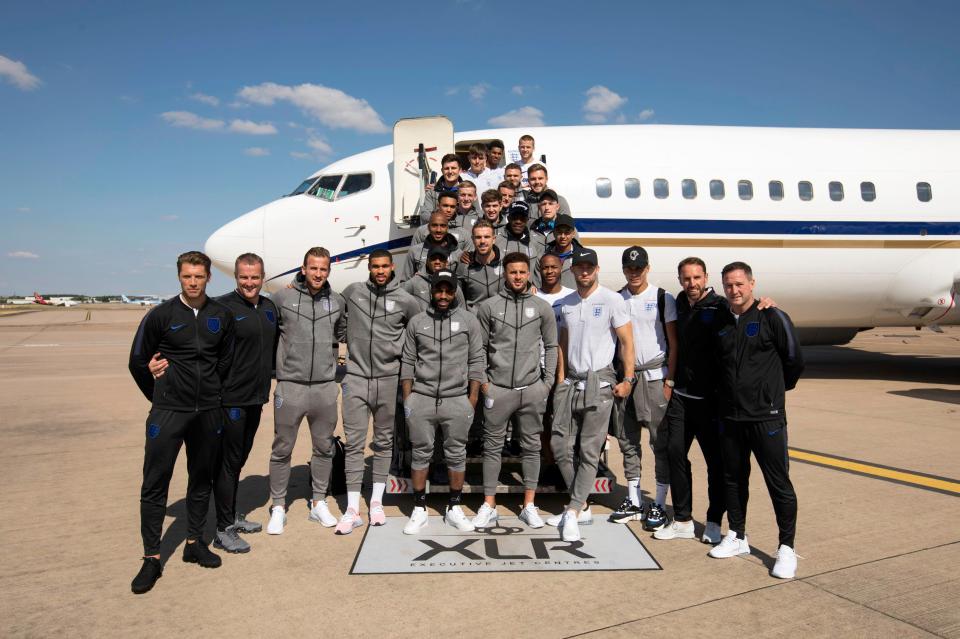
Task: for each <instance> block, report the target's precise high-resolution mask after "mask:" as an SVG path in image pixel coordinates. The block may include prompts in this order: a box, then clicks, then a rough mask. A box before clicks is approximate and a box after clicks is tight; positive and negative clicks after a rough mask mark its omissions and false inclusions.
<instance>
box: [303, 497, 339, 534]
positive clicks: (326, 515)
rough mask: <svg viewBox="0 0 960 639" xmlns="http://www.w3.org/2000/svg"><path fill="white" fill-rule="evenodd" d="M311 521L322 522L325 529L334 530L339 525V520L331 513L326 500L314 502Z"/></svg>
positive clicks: (311, 509)
mask: <svg viewBox="0 0 960 639" xmlns="http://www.w3.org/2000/svg"><path fill="white" fill-rule="evenodd" d="M309 519H310V521H317V522H320V525H321V526H323V527H324V528H333V527H334V526H336V525H337V518H336V517H334V516H333V513H331V512H330V507H329V506H327V500H326V499H319V500H317V501H315V502H313V505H312V506H311V508H310V517H309Z"/></svg>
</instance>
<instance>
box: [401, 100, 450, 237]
mask: <svg viewBox="0 0 960 639" xmlns="http://www.w3.org/2000/svg"><path fill="white" fill-rule="evenodd" d="M453 151H454V145H453V123H452V122H451V121H450V120H449V119H447V118H446V117H444V116H442V115H435V116H429V117H424V118H404V119H401V120H397V123H396V124H394V125H393V221H394V222H396V223H397V224H404V225H407V224H410V222H411V220H413V219H415V218H417V217H418V216H419V215H420V205H421V204H422V202H423V194H424V187H425V186H426V185H427V184H429V183H430V177H431V173H433V172H435V173H436V174H437V175H438V176H439V174H440V159H441V158H443V156H444V155H446V154H447V153H453Z"/></svg>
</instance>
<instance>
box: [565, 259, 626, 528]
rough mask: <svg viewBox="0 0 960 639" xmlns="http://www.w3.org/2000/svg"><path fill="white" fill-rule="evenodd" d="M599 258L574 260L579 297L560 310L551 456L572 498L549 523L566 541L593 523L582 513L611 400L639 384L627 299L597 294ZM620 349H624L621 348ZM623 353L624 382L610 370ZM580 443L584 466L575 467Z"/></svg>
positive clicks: (610, 293)
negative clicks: (575, 456) (581, 524)
mask: <svg viewBox="0 0 960 639" xmlns="http://www.w3.org/2000/svg"><path fill="white" fill-rule="evenodd" d="M598 264H599V263H598V260H597V253H596V251H594V250H593V249H589V248H581V249H579V250H577V252H576V253H575V254H574V257H573V266H572V270H573V273H574V276H575V277H576V280H577V290H576V292H575V293H571V294H570V295H568V296H567V297H565V298H564V299H563V300H561V301H560V303H559V307H560V308H559V311H560V312H559V322H558V325H557V328H558V333H559V343H560V349H559V355H560V356H559V358H558V362H557V385H556V388H555V389H554V396H553V410H554V413H553V427H552V429H553V430H552V436H551V448H552V449H553V455H554V457H555V458H556V460H557V466H558V467H559V468H560V472H561V473H562V474H563V479H564V481H565V482H566V484H567V487H568V490H569V492H570V502H569V504H568V505H567V507H566V509H564V511H563V513H561V514H560V515H557V516H555V517H551V518H550V519H548V520H547V523H548V524H550V525H554V526H557V527H558V528H559V529H560V536H561V538H562V539H563V540H564V541H578V540H579V539H580V528H579V524H580V523H584V524H586V523H588V522H591V523H592V519H593V518H592V515H591V514H590V510H589V508H585V507H584V506H585V504H586V500H587V497H588V496H589V495H590V493H591V491H592V489H593V485H594V482H595V481H596V478H597V464H598V462H599V460H600V453H601V451H602V450H603V444H604V442H605V441H606V436H607V430H608V428H609V423H610V411H611V410H612V409H613V400H614V398H624V397H627V396H628V395H629V394H630V391H631V390H632V389H633V384H635V383H636V381H637V380H636V377H634V362H635V359H634V354H633V332H632V330H631V326H630V316H629V314H628V312H627V307H626V304H625V303H624V300H623V298H622V297H621V296H620V295H619V294H617V293H615V292H614V291H611V290H610V289H608V288H606V287H603V286H600V284H599V274H600V267H599V265H598ZM618 343H619V348H618ZM617 353H619V357H620V361H621V363H622V365H623V378H622V379H621V380H620V381H619V382H618V381H617V375H616V372H615V371H614V369H613V360H614V357H615V356H616V355H617ZM578 439H579V442H580V463H579V465H578V466H576V467H575V466H574V463H573V462H574V446H575V444H576V442H577V440H578Z"/></svg>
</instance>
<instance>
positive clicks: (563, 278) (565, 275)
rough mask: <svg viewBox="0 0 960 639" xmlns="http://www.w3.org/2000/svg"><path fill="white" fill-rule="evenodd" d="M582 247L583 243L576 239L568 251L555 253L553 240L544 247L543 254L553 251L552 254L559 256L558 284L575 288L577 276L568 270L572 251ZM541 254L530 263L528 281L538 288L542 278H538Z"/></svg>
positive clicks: (571, 260) (571, 261)
mask: <svg viewBox="0 0 960 639" xmlns="http://www.w3.org/2000/svg"><path fill="white" fill-rule="evenodd" d="M582 248H583V245H582V244H580V242H578V241H577V240H573V247H572V250H571V251H570V252H569V253H564V254H561V253H557V250H556V244H555V243H554V242H550V243H549V244H547V245H546V246H545V247H544V251H543V255H546V254H547V253H553V254H554V255H559V256H560V259H561V263H560V284H561V285H562V286H566V287H567V288H574V289H575V288H577V278H575V277H574V276H573V271H571V270H570V267H571V266H573V254H574V252H576V251H578V250H580V249H582ZM543 255H541V256H539V257H537V259H536V261H534V263H533V264H531V265H530V281H531V282H532V283H533V285H534V286H536V287H537V288H540V287H541V286H542V285H543V280H542V279H541V278H540V258H541V257H543Z"/></svg>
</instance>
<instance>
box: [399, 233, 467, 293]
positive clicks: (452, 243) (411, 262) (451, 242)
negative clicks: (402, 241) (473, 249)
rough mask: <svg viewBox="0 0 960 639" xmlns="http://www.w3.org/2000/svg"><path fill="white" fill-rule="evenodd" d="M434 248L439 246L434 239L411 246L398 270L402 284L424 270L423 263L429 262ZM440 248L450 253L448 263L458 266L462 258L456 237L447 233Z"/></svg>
mask: <svg viewBox="0 0 960 639" xmlns="http://www.w3.org/2000/svg"><path fill="white" fill-rule="evenodd" d="M434 246H438V244H436V243H435V242H434V241H433V238H428V239H427V240H426V241H424V242H421V243H419V244H411V245H410V250H409V251H407V257H406V259H405V260H403V263H402V264H401V265H400V268H398V269H397V279H399V280H400V281H401V282H406V281H407V280H409V279H410V278H411V277H413V276H414V275H416V273H417V271H419V270H420V269H421V268H423V263H424V262H426V261H427V255H428V254H429V252H430V249H431V248H433V247H434ZM439 246H442V247H443V248H445V249H446V250H447V253H449V258H448V260H447V263H448V264H456V261H457V259H458V258H459V257H460V241H459V240H458V239H457V238H456V237H455V236H453V235H451V234H450V233H447V234H446V235H445V236H444V238H443V239H442V240H441V241H440V243H439Z"/></svg>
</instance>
